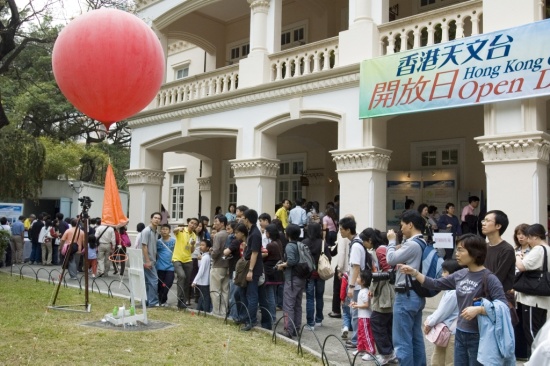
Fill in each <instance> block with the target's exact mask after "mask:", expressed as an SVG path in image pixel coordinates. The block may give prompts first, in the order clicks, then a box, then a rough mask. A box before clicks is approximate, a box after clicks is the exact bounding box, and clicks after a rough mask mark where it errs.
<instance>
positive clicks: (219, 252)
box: [199, 215, 229, 315]
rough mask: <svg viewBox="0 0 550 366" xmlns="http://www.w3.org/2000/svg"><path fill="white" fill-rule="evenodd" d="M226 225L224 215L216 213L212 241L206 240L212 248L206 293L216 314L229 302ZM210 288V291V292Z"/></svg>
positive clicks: (221, 313)
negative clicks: (214, 232) (207, 290)
mask: <svg viewBox="0 0 550 366" xmlns="http://www.w3.org/2000/svg"><path fill="white" fill-rule="evenodd" d="M226 225H227V218H226V217H225V216H224V215H217V216H216V217H215V218H214V226H213V227H214V230H216V235H214V242H213V243H212V242H210V241H209V242H208V243H209V244H210V247H209V248H212V250H211V252H210V256H211V260H212V269H211V270H210V272H209V273H210V281H209V282H208V286H209V292H208V294H209V296H210V297H211V300H212V305H213V307H214V310H213V312H214V314H216V315H225V313H226V312H227V304H228V303H229V261H227V260H226V259H225V257H224V256H223V250H224V249H225V242H226V241H227V237H228V235H229V234H228V233H227V231H226V230H225V226H226ZM201 253H202V249H201ZM203 259H204V256H203ZM201 261H202V259H201ZM201 265H202V264H201ZM199 270H200V269H199ZM201 286H202V285H201ZM199 289H200V287H199ZM210 290H211V291H212V292H210Z"/></svg>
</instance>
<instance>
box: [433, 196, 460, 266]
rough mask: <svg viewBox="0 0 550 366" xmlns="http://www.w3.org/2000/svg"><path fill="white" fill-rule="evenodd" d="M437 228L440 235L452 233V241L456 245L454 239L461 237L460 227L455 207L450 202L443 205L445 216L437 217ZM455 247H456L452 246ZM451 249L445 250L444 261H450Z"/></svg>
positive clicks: (452, 250)
mask: <svg viewBox="0 0 550 366" xmlns="http://www.w3.org/2000/svg"><path fill="white" fill-rule="evenodd" d="M437 227H438V228H439V232H440V233H452V234H453V241H454V242H455V243H456V238H457V237H459V236H460V235H462V228H461V227H460V221H459V220H458V217H456V216H455V205H454V203H452V202H448V203H447V204H446V205H445V214H443V215H441V216H439V221H438V222H437ZM454 247H456V245H454ZM454 247H453V248H448V249H445V259H451V258H452V257H453V252H454Z"/></svg>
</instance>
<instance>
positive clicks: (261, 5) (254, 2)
mask: <svg viewBox="0 0 550 366" xmlns="http://www.w3.org/2000/svg"><path fill="white" fill-rule="evenodd" d="M248 3H249V4H250V9H252V11H253V12H262V13H267V12H268V11H269V0H248Z"/></svg>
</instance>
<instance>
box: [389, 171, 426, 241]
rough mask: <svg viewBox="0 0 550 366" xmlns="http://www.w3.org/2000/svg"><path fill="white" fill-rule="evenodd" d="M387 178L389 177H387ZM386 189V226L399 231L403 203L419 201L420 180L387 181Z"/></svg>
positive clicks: (403, 207) (403, 209)
mask: <svg viewBox="0 0 550 366" xmlns="http://www.w3.org/2000/svg"><path fill="white" fill-rule="evenodd" d="M388 178H389V177H388ZM386 187H387V194H386V196H387V207H386V225H387V229H394V230H398V229H399V223H400V217H401V214H402V213H403V211H405V201H406V200H407V199H412V200H413V201H415V202H419V200H420V199H421V187H422V185H421V182H420V180H406V181H404V180H389V179H388V181H387V184H386Z"/></svg>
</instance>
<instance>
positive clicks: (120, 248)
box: [113, 226, 132, 276]
mask: <svg viewBox="0 0 550 366" xmlns="http://www.w3.org/2000/svg"><path fill="white" fill-rule="evenodd" d="M126 231H127V229H126V226H122V227H121V228H119V229H118V243H117V246H116V249H115V252H114V254H115V255H116V256H115V259H116V260H117V261H120V263H117V262H113V266H114V267H115V272H114V274H117V273H120V276H124V270H125V269H126V261H125V260H124V259H126V249H127V248H129V247H131V246H132V241H131V240H130V237H129V236H128V233H127V232H126ZM119 268H120V270H119Z"/></svg>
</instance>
